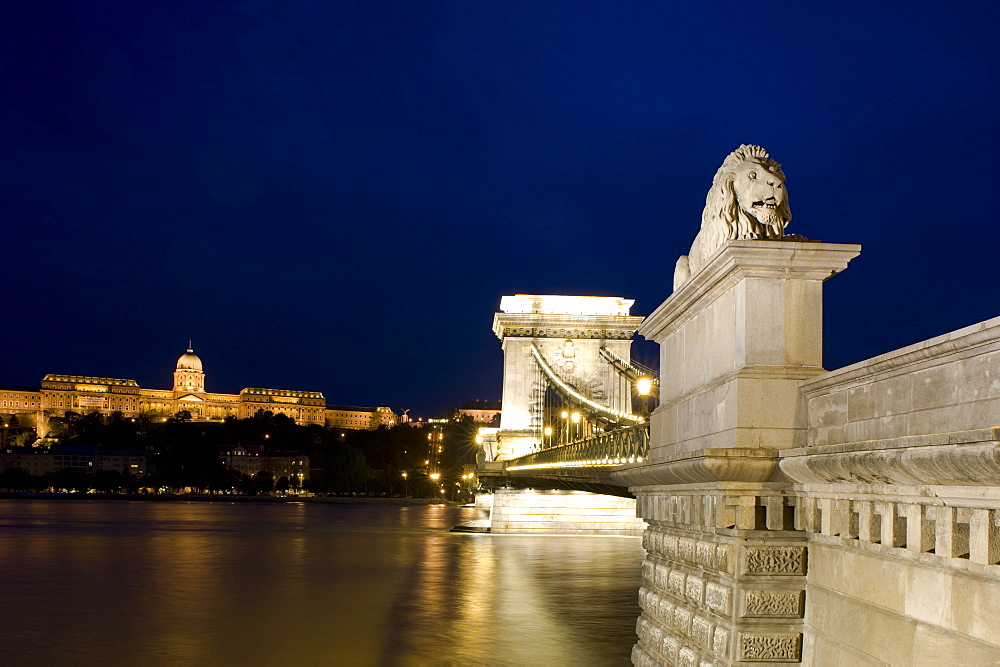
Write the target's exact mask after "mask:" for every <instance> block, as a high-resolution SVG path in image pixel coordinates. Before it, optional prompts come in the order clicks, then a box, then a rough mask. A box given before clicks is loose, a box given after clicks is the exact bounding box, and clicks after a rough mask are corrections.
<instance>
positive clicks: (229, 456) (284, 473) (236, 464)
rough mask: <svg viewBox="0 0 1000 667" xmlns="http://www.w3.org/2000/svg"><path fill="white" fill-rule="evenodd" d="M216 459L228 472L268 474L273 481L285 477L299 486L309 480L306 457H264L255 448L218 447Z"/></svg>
mask: <svg viewBox="0 0 1000 667" xmlns="http://www.w3.org/2000/svg"><path fill="white" fill-rule="evenodd" d="M218 459H219V461H220V462H221V463H222V464H223V465H224V466H226V468H228V469H229V470H235V471H236V472H238V473H241V474H243V475H249V476H250V477H253V476H254V475H256V474H257V473H259V472H269V473H271V477H272V478H273V479H274V481H278V480H279V479H281V478H282V477H285V478H287V479H288V481H290V482H296V481H297V486H301V485H302V483H303V482H305V481H306V480H308V479H309V457H308V456H301V455H296V456H266V455H264V453H263V450H262V449H261V448H260V447H256V446H243V445H233V446H220V447H219V448H218Z"/></svg>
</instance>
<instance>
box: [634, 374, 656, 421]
mask: <svg viewBox="0 0 1000 667" xmlns="http://www.w3.org/2000/svg"><path fill="white" fill-rule="evenodd" d="M635 390H636V391H637V392H639V395H640V396H642V413H643V414H642V416H643V417H648V416H649V392H651V391H652V390H653V380H652V379H651V378H648V377H641V378H639V379H638V380H636V381H635Z"/></svg>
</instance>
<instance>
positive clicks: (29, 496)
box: [0, 491, 463, 506]
mask: <svg viewBox="0 0 1000 667" xmlns="http://www.w3.org/2000/svg"><path fill="white" fill-rule="evenodd" d="M0 499H3V500H17V499H25V500H108V501H122V500H142V501H150V502H206V503H234V502H235V503H331V504H343V505H454V506H461V505H463V503H460V502H455V501H450V500H443V499H441V498H367V497H352V496H243V495H211V494H196V493H189V494H188V493H186V494H170V493H134V494H124V493H27V492H9V491H8V492H0Z"/></svg>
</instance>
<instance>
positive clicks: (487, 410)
mask: <svg viewBox="0 0 1000 667" xmlns="http://www.w3.org/2000/svg"><path fill="white" fill-rule="evenodd" d="M458 414H459V415H460V416H462V417H471V418H472V421H474V422H481V423H483V424H489V423H490V422H491V421H493V420H494V419H495V418H496V417H497V416H498V415H499V414H500V401H487V400H486V399H479V400H475V401H469V402H468V403H466V404H465V405H463V406H462V407H460V408H459V409H458Z"/></svg>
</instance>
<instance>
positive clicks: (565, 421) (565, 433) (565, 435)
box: [559, 410, 569, 444]
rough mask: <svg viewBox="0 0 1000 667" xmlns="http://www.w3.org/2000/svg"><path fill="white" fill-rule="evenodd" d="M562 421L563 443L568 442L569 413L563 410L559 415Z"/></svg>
mask: <svg viewBox="0 0 1000 667" xmlns="http://www.w3.org/2000/svg"><path fill="white" fill-rule="evenodd" d="M559 416H560V417H562V420H563V443H564V444H565V443H567V442H569V413H568V412H566V411H565V410H563V411H562V412H561V413H560V414H559Z"/></svg>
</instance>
